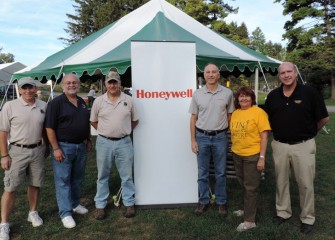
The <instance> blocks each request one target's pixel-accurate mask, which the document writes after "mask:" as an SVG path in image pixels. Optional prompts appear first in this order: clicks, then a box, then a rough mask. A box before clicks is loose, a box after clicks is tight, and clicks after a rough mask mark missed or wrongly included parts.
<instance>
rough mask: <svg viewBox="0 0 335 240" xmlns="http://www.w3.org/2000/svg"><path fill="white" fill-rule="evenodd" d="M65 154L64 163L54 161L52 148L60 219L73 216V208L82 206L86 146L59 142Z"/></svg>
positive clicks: (52, 156)
mask: <svg viewBox="0 0 335 240" xmlns="http://www.w3.org/2000/svg"><path fill="white" fill-rule="evenodd" d="M58 144H59V147H60V149H61V150H62V151H63V153H64V159H63V162H61V163H59V162H57V161H56V160H55V159H54V155H53V149H52V148H51V159H52V164H53V171H54V179H55V188H56V198H57V204H58V209H59V216H60V218H62V219H63V218H64V217H67V216H71V215H72V210H73V208H75V207H77V206H78V205H79V204H80V188H81V184H82V182H83V179H84V175H85V166H86V160H87V151H86V144H85V143H80V144H72V143H64V142H59V143H58Z"/></svg>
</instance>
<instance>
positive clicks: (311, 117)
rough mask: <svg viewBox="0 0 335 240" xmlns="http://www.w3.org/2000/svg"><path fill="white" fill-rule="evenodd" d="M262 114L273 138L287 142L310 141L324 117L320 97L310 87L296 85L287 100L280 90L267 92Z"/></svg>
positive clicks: (281, 88)
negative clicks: (268, 123)
mask: <svg viewBox="0 0 335 240" xmlns="http://www.w3.org/2000/svg"><path fill="white" fill-rule="evenodd" d="M264 110H265V111H266V112H267V114H268V115H269V120H270V124H271V128H272V131H273V137H274V139H276V140H279V141H283V142H289V141H301V140H304V139H309V138H313V137H315V136H316V134H317V122H318V121H319V120H321V119H322V118H325V117H328V111H327V108H326V106H325V103H324V100H323V99H322V96H321V94H319V93H318V92H317V91H316V89H314V88H313V87H310V86H306V85H301V84H298V85H297V87H296V88H295V89H294V91H293V93H292V94H291V96H290V97H286V96H285V95H284V93H283V86H281V87H279V88H276V89H274V90H273V91H271V92H270V93H269V95H268V97H267V99H266V101H265V105H264Z"/></svg>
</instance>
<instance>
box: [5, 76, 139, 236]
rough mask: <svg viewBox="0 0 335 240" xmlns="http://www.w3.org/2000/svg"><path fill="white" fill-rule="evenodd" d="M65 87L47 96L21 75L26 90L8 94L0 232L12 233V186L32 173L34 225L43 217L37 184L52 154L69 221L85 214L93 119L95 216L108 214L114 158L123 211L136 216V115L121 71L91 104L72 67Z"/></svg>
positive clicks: (21, 86) (70, 224)
mask: <svg viewBox="0 0 335 240" xmlns="http://www.w3.org/2000/svg"><path fill="white" fill-rule="evenodd" d="M61 86H62V89H63V93H62V94H61V95H59V96H57V97H56V98H54V99H53V100H52V101H51V102H49V104H47V103H46V102H44V101H42V100H39V99H38V98H36V93H37V87H36V83H35V81H34V80H33V79H32V78H30V77H25V78H21V79H19V81H18V87H19V92H20V95H21V97H20V98H18V99H16V100H13V101H9V102H7V103H6V104H5V105H4V107H3V109H2V111H1V112H0V152H1V167H2V168H3V169H4V170H5V177H4V192H3V195H2V198H1V224H0V239H1V240H7V239H9V232H10V229H9V217H10V213H11V211H12V209H13V207H14V202H15V191H16V190H17V189H18V187H19V186H20V185H21V184H22V183H23V182H24V181H25V180H26V179H27V180H28V193H27V196H28V202H29V213H28V218H27V220H28V221H29V222H31V223H32V225H33V227H38V226H41V225H42V224H43V220H42V218H41V217H40V216H39V214H38V211H37V205H38V198H39V190H40V187H41V186H42V184H43V182H44V177H45V158H46V157H47V156H49V155H50V156H51V161H52V166H53V175H54V184H55V189H56V200H57V205H58V209H59V216H60V218H61V221H62V223H63V226H64V227H65V228H73V227H75V226H76V222H75V220H74V218H73V213H77V214H86V213H87V212H88V209H87V208H86V207H85V206H83V205H81V204H80V196H81V194H80V190H81V185H82V182H83V179H84V175H85V167H86V161H87V152H88V151H91V149H92V141H91V134H90V127H91V125H92V126H93V127H94V128H96V129H97V130H98V132H99V135H98V137H97V141H96V150H97V168H98V177H97V193H96V196H95V198H94V200H95V205H96V210H95V218H96V219H98V220H102V219H104V218H105V216H106V211H105V208H106V205H107V200H108V196H109V176H110V171H111V167H112V163H113V162H115V165H116V167H117V169H118V171H119V174H120V177H121V185H122V197H123V204H124V206H125V209H126V210H125V212H124V216H125V217H127V218H130V217H134V216H135V207H134V205H135V200H134V194H135V187H134V183H133V172H132V166H133V147H132V141H131V139H130V134H131V131H132V129H133V128H134V127H135V126H136V125H137V122H138V116H137V113H136V110H135V106H134V104H133V102H132V99H131V97H129V96H128V95H126V94H124V93H122V92H121V80H120V76H119V74H118V73H117V72H113V71H111V72H109V73H108V75H107V76H106V79H105V86H106V88H107V92H106V93H105V94H104V95H102V96H99V97H98V98H97V99H96V101H95V103H94V104H93V106H92V110H91V112H90V111H89V110H88V107H87V106H86V104H85V102H84V100H83V99H82V98H81V97H79V96H78V95H77V93H78V91H79V88H80V80H79V78H78V77H77V76H76V75H74V74H67V75H65V76H64V78H63V80H62V82H61Z"/></svg>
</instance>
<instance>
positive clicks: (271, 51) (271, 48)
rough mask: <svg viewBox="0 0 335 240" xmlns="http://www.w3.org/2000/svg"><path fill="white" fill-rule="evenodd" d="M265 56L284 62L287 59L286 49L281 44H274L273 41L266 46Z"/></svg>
mask: <svg viewBox="0 0 335 240" xmlns="http://www.w3.org/2000/svg"><path fill="white" fill-rule="evenodd" d="M264 50H265V52H264V54H266V55H268V56H270V57H273V58H275V59H278V60H281V61H282V60H284V59H285V54H286V51H285V48H283V46H282V45H281V44H280V43H272V41H268V42H267V43H265V45H264Z"/></svg>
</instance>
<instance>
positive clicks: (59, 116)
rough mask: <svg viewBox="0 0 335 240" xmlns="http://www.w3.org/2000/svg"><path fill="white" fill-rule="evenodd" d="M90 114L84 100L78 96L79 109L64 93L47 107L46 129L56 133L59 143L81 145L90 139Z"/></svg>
mask: <svg viewBox="0 0 335 240" xmlns="http://www.w3.org/2000/svg"><path fill="white" fill-rule="evenodd" d="M89 118H90V112H89V110H88V109H87V106H86V104H85V102H84V100H83V99H82V98H81V97H79V96H77V107H76V106H75V105H73V104H72V103H71V102H70V101H69V100H68V98H67V97H66V95H65V94H64V93H63V94H61V95H59V96H57V97H55V98H54V99H53V100H52V101H51V102H50V103H49V104H48V107H47V114H46V122H45V127H46V128H51V129H53V130H54V131H55V133H56V137H57V141H59V142H70V143H81V142H83V141H84V140H86V139H87V138H88V137H89V133H90V124H89Z"/></svg>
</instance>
